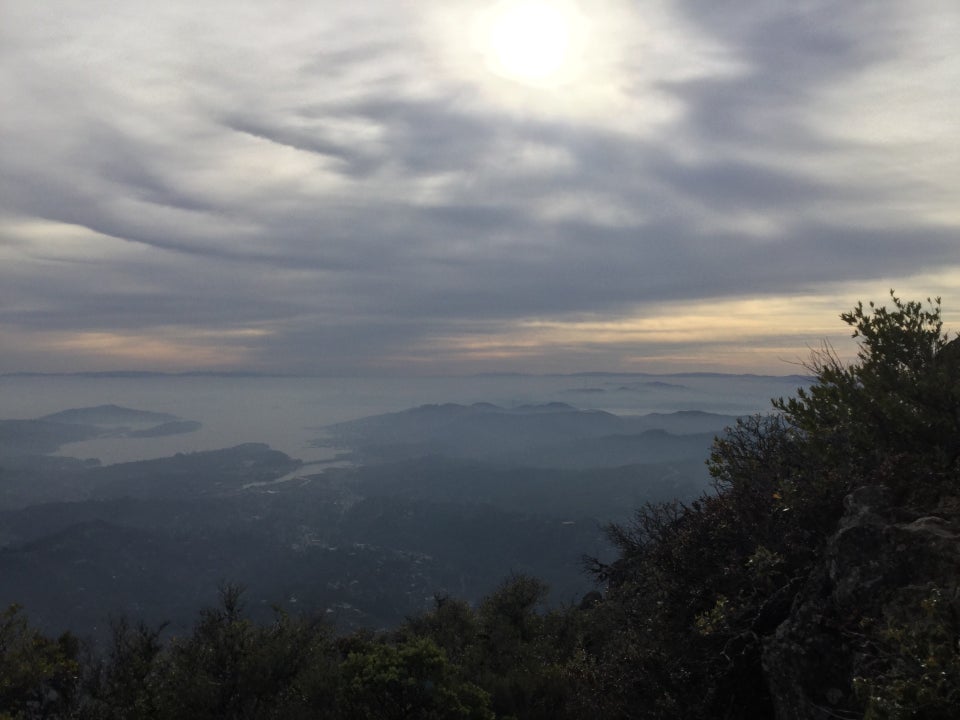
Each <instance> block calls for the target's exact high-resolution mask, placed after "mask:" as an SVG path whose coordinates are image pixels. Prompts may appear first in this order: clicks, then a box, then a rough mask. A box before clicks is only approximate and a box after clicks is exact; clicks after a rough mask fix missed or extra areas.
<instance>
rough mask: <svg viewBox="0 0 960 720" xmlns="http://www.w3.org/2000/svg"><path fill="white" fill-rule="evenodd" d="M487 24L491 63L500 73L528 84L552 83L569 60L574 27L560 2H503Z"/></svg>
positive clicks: (571, 19) (530, 0) (531, 0)
mask: <svg viewBox="0 0 960 720" xmlns="http://www.w3.org/2000/svg"><path fill="white" fill-rule="evenodd" d="M488 27H489V29H488V36H487V47H488V55H489V65H490V66H491V69H492V70H493V71H494V72H495V73H497V74H498V75H501V76H503V77H506V78H509V79H511V80H516V81H519V82H524V83H529V84H545V83H550V82H552V81H554V80H556V79H557V78H558V77H559V76H560V75H561V74H562V73H563V71H564V69H565V68H566V66H567V64H568V62H569V60H570V56H571V48H572V44H573V43H572V41H573V32H574V30H575V28H574V26H573V17H572V15H571V13H570V12H569V10H567V9H566V8H565V7H563V6H562V5H561V4H560V3H557V2H553V3H551V2H537V1H534V0H529V1H520V2H510V3H507V4H504V5H502V6H501V7H500V8H499V9H498V11H497V12H496V13H495V14H494V16H493V17H492V18H491V21H490V24H489V26H488Z"/></svg>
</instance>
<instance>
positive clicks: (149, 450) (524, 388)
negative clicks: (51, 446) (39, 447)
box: [0, 374, 804, 464]
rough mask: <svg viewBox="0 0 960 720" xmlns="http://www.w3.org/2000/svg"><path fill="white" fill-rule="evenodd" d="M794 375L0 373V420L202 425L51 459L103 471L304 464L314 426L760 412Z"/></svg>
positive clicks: (78, 448)
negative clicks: (190, 457)
mask: <svg viewBox="0 0 960 720" xmlns="http://www.w3.org/2000/svg"><path fill="white" fill-rule="evenodd" d="M801 384H804V378H802V377H799V376H785V377H770V376H749V375H661V376H657V375H607V374H597V375H574V376H533V375H507V376H500V375H494V376H477V377H438V378H301V377H217V376H213V377H211V376H151V377H136V378H131V377H90V376H6V377H2V378H0V418H3V419H11V418H16V419H28V418H38V417H41V416H43V415H47V414H50V413H54V412H58V411H61V410H65V409H68V408H79V407H90V406H95V405H104V404H115V405H121V406H124V407H130V408H134V409H138V410H149V411H155V412H165V413H171V414H173V415H177V416H179V417H180V418H182V419H184V420H197V421H200V422H201V423H203V427H202V428H201V429H200V430H198V431H197V432H193V433H189V434H180V435H171V436H166V437H154V438H115V439H112V438H100V439H97V440H91V441H84V442H79V443H72V444H69V445H66V446H64V447H63V448H61V451H60V454H61V455H69V456H73V457H80V458H99V459H100V460H101V462H103V463H105V464H109V463H116V462H126V461H132V460H144V459H150V458H156V457H165V456H170V455H173V454H175V453H178V452H193V451H198V450H211V449H216V448H223V447H230V446H234V445H238V444H240V443H245V442H264V443H268V444H269V445H270V446H271V447H273V448H275V449H277V450H281V451H283V452H285V453H287V454H288V455H291V456H293V457H296V458H299V459H301V460H304V461H305V462H310V461H315V460H324V459H327V458H329V457H331V456H332V455H333V454H334V452H335V451H333V450H331V449H330V448H315V447H311V441H312V440H314V439H316V438H317V437H319V436H320V435H321V434H322V432H321V431H320V430H319V428H321V427H322V426H324V425H329V424H332V423H337V422H343V421H346V420H353V419H356V418H360V417H364V416H368V415H375V414H379V413H385V412H395V411H399V410H404V409H406V408H410V407H415V406H418V405H421V404H427V403H448V402H449V403H461V404H470V403H475V402H489V403H494V404H496V405H501V406H503V407H514V406H517V405H522V404H537V403H546V402H565V403H569V404H570V405H574V406H576V407H579V408H584V409H600V410H606V411H609V412H612V413H615V414H618V415H633V414H644V413H650V412H674V411H678V410H703V411H709V412H715V413H723V414H736V415H742V414H749V413H754V412H766V411H768V410H769V409H770V399H771V398H773V397H780V396H783V395H789V394H792V393H793V392H794V391H795V390H796V388H797V387H798V386H799V385H801Z"/></svg>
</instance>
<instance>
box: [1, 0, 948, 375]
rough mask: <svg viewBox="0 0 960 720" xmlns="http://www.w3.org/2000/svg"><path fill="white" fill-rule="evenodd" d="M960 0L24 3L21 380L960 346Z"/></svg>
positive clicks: (9, 281)
mask: <svg viewBox="0 0 960 720" xmlns="http://www.w3.org/2000/svg"><path fill="white" fill-rule="evenodd" d="M958 37H960V3H957V2H956V0H911V2H909V3H906V2H902V0H866V1H860V0H848V1H845V2H842V3H838V2H835V1H833V0H831V1H829V2H828V1H816V0H814V1H807V0H795V1H794V2H789V3H787V2H783V3H781V2H770V1H769V0H743V1H742V2H738V3H734V4H728V3H717V2H714V1H713V0H710V1H708V0H673V1H671V2H666V1H664V2H659V1H652V2H644V1H642V0H632V1H629V2H628V1H626V0H590V2H576V1H574V0H556V2H550V1H548V0H542V1H538V2H528V1H522V0H506V1H504V2H482V1H480V0H471V1H469V2H467V1H462V0H444V2H435V1H434V0H364V1H363V2H352V3H344V2H333V1H332V0H312V1H309V2H308V1H306V0H271V2H266V1H260V2H251V1H249V0H229V1H227V0H203V1H202V2H197V1H196V0H191V1H190V2H185V1H181V0H165V1H164V2H162V3H161V2H153V1H150V2H147V1H146V0H114V1H105V0H44V1H43V2H37V1H36V0H0V99H2V108H0V372H19V371H37V372H79V371H94V370H97V371H103V370H156V371H171V372H183V371H191V370H211V371H221V370H223V371H257V372H271V373H274V372H275V373H292V374H317V375H338V374H347V375H363V374H399V375H404V374H411V375H425V374H470V373H480V372H529V373H555V372H556V373H565V372H584V371H593V370H597V371H608V372H617V371H622V372H658V373H659V372H689V371H698V370H702V371H719V372H755V373H770V374H784V375H785V374H791V373H796V372H798V368H801V367H802V366H801V364H802V362H803V361H804V360H806V359H807V358H808V357H809V353H810V349H811V348H816V347H818V346H819V345H820V343H821V342H823V341H824V340H827V341H829V342H831V343H833V344H834V345H835V346H836V347H837V348H838V350H839V351H840V352H841V353H842V354H849V353H851V352H852V350H853V347H854V346H853V345H852V344H851V341H850V340H849V337H848V336H849V332H848V331H847V328H846V327H845V326H844V325H843V324H842V322H841V321H840V320H839V314H840V313H841V312H843V311H846V310H849V309H850V308H851V307H852V306H853V305H854V304H855V303H856V301H857V300H861V299H862V300H864V301H866V300H871V299H873V300H877V301H883V300H884V299H889V298H888V292H889V290H890V289H891V288H894V289H896V291H897V293H898V295H900V296H903V297H905V298H907V299H914V298H916V299H922V298H926V297H927V296H937V295H939V296H942V298H943V306H944V318H945V320H946V324H947V327H949V328H951V329H960V122H958V121H957V118H960V90H958V88H960V50H958V49H957V38H958Z"/></svg>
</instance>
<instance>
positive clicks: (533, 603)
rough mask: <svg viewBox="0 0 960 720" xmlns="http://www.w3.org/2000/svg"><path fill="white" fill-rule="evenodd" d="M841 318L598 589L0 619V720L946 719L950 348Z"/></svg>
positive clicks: (954, 440) (950, 641) (943, 341)
mask: <svg viewBox="0 0 960 720" xmlns="http://www.w3.org/2000/svg"><path fill="white" fill-rule="evenodd" d="M892 300H893V306H892V308H891V309H887V308H886V307H875V306H874V305H873V304H870V305H868V306H867V307H864V306H862V305H858V306H857V307H856V308H854V309H853V310H852V311H851V312H849V313H845V314H843V315H842V316H841V317H842V319H843V320H844V322H846V323H847V324H848V325H850V326H851V328H852V329H853V333H854V337H857V338H858V339H859V341H860V352H859V355H858V358H857V360H856V361H854V362H853V363H852V364H849V365H846V364H844V363H842V362H840V361H839V360H838V359H837V357H836V356H835V355H834V354H833V353H832V351H831V350H830V349H829V348H824V350H823V351H821V352H820V353H818V354H816V355H815V356H814V358H813V359H812V360H811V367H810V369H811V371H812V372H813V373H814V375H815V376H816V381H815V383H814V384H813V385H812V386H811V387H810V389H809V390H807V391H801V392H799V393H798V394H797V395H796V396H795V397H793V398H787V399H779V400H776V401H774V403H773V404H774V410H775V412H774V413H772V414H770V415H767V416H757V417H751V418H746V419H742V420H740V421H739V422H738V423H737V424H736V425H735V426H733V427H732V428H730V429H729V430H728V431H727V432H726V433H725V434H724V435H723V436H722V437H720V438H719V439H718V440H717V441H716V442H715V444H714V446H713V451H712V454H711V457H710V460H709V468H710V472H711V475H712V477H713V481H714V487H713V490H712V491H710V492H707V493H705V494H704V495H702V496H701V497H699V498H698V499H696V500H694V501H692V502H689V503H687V504H684V503H681V502H678V501H668V502H663V503H657V504H647V505H645V506H643V507H641V508H639V509H638V510H637V511H636V512H635V514H634V516H633V518H632V520H630V521H629V522H625V523H621V524H616V525H612V526H610V527H609V530H608V532H609V536H610V539H611V540H612V542H613V543H614V545H615V546H616V548H617V556H616V559H615V560H613V561H612V562H603V561H601V560H596V559H595V560H592V561H588V565H589V569H590V571H591V572H592V573H593V574H594V576H595V578H596V579H597V581H598V588H599V589H598V591H597V592H594V593H590V594H589V595H587V596H586V597H584V598H583V601H582V602H580V603H578V604H576V605H572V606H569V607H565V608H561V609H555V610H551V611H544V610H543V601H544V598H545V594H546V588H545V586H544V584H543V583H542V582H541V581H539V580H537V579H535V578H532V577H529V576H524V575H520V576H514V577H511V578H509V579H507V580H506V581H504V583H503V584H502V585H501V586H500V587H499V588H498V589H497V590H496V591H495V592H494V593H492V594H490V595H489V596H488V597H486V598H485V599H484V600H483V601H482V602H480V603H479V604H477V605H476V606H475V607H473V606H471V605H469V604H467V603H466V602H463V601H461V600H457V599H455V598H452V597H448V596H443V595H439V596H437V597H436V600H435V604H434V607H433V609H432V610H430V611H429V612H426V613H423V614H420V615H417V616H414V617H411V618H410V619H408V620H407V621H406V622H405V623H403V625H402V626H400V627H399V628H398V629H396V630H394V631H391V632H387V633H372V632H356V633H353V634H350V635H346V636H336V635H335V634H334V633H333V632H332V631H331V629H330V628H329V627H328V626H327V625H326V624H325V623H323V622H321V621H317V620H314V619H311V618H310V617H308V616H304V617H292V616H288V615H285V614H283V613H280V612H278V613H277V614H276V617H275V618H274V620H273V621H272V622H269V623H261V624H258V623H254V622H252V621H251V620H249V619H248V618H247V616H246V615H245V614H244V612H243V602H242V601H243V596H242V593H241V592H240V591H239V589H238V588H236V587H230V586H227V587H224V588H223V590H222V597H221V602H220V604H219V606H217V607H214V608H211V609H208V610H206V611H204V612H203V613H202V614H201V616H200V618H199V620H198V621H197V623H196V625H195V627H194V629H193V630H192V632H189V633H187V634H184V635H182V636H181V637H179V638H176V639H174V640H172V641H168V642H163V641H162V640H161V636H160V629H159V628H152V627H147V626H143V625H140V626H137V625H132V624H130V623H128V622H122V621H121V622H117V623H116V624H115V628H114V633H113V642H112V645H111V646H110V648H109V649H108V651H107V652H106V654H104V655H102V656H100V657H98V658H97V657H90V656H87V655H85V654H84V653H83V652H82V650H81V647H80V645H79V644H78V643H77V641H76V640H75V638H73V637H72V636H71V635H69V634H67V635H64V636H62V637H60V638H58V639H56V640H54V639H50V638H46V637H44V636H42V635H41V634H39V633H38V632H36V631H35V630H33V629H31V628H30V626H29V625H28V624H27V623H26V621H25V619H24V616H23V614H22V612H20V611H19V610H17V609H15V608H14V609H11V610H9V611H8V612H7V613H6V615H5V616H3V618H2V620H0V649H2V652H3V654H2V656H0V708H3V709H4V710H5V711H6V713H7V716H8V717H17V718H19V717H24V718H26V717H78V718H129V717H141V718H183V717H190V718H314V717H325V718H378V719H379V718H411V717H415V718H437V719H440V718H443V719H447V718H451V719H452V718H471V719H472V718H476V719H478V720H479V719H487V718H516V719H517V720H520V719H521V718H528V719H531V720H533V719H541V718H542V719H544V720H546V719H547V718H550V719H555V718H559V719H561V720H562V719H563V718H586V717H605V718H650V719H665V718H685V719H689V718H743V720H747V719H755V718H767V717H777V718H781V719H787V718H797V719H798V720H799V718H867V719H868V720H879V719H881V718H883V719H886V718H890V719H901V718H916V719H918V720H919V719H921V718H922V719H933V720H938V719H941V718H942V719H943V720H946V719H947V718H955V717H957V710H958V707H960V654H958V653H960V648H958V645H957V637H958V629H960V628H958V620H957V618H958V617H960V574H958V572H957V567H958V566H960V468H958V458H960V442H958V441H960V341H957V340H953V341H951V340H950V338H949V337H948V336H947V335H946V334H944V333H943V329H942V322H941V312H940V304H939V300H936V301H929V300H928V302H927V304H922V303H918V302H903V301H901V300H899V299H898V298H896V297H893V298H892ZM0 717H2V715H0Z"/></svg>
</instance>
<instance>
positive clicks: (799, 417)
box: [774, 291, 960, 496]
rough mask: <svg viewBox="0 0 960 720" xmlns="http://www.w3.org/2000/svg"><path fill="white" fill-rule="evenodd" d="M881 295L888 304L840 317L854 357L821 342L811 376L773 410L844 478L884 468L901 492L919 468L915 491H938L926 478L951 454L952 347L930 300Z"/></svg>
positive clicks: (959, 399) (954, 453)
mask: <svg viewBox="0 0 960 720" xmlns="http://www.w3.org/2000/svg"><path fill="white" fill-rule="evenodd" d="M890 295H891V298H892V300H893V305H894V307H893V309H891V310H888V309H887V308H886V307H877V306H875V305H874V303H872V302H871V303H869V305H868V307H867V308H865V307H864V306H863V304H862V303H858V304H857V306H856V307H855V308H854V309H853V310H852V311H851V312H849V313H844V314H843V315H841V318H842V319H843V321H844V322H845V323H847V324H848V325H850V326H851V327H853V333H852V335H853V337H854V338H858V339H859V343H860V348H859V352H858V361H857V362H855V363H852V364H850V365H844V364H843V363H841V362H840V360H839V359H838V358H837V356H836V354H835V353H833V352H832V350H831V349H830V348H829V347H826V348H824V350H823V351H821V352H820V353H818V354H816V355H815V356H814V357H813V360H812V362H811V364H810V369H811V370H812V371H813V372H815V373H816V376H817V382H816V383H815V384H814V385H813V386H812V387H811V388H810V389H809V391H805V390H803V389H801V390H799V391H798V392H797V396H796V397H795V398H790V399H787V400H784V399H780V400H777V401H776V402H775V403H774V406H775V407H776V408H777V409H779V410H781V411H782V412H783V413H784V415H785V417H786V419H787V420H788V422H789V423H790V424H791V425H793V426H794V427H796V428H797V429H798V430H800V431H802V432H804V433H805V434H806V435H807V438H808V442H809V443H810V444H811V445H812V446H814V447H815V448H816V451H817V452H818V453H820V454H821V455H823V456H824V457H826V458H828V459H829V461H830V462H831V463H832V464H833V465H834V466H836V467H838V468H842V470H843V473H844V475H845V476H846V477H848V478H850V480H849V481H848V484H851V483H855V482H856V481H863V480H865V479H870V477H871V474H873V473H877V472H882V471H883V469H884V467H887V468H889V467H890V465H891V464H893V465H894V466H895V472H887V473H886V474H887V478H885V479H887V480H888V481H892V484H893V485H894V487H895V488H897V489H899V490H901V491H903V492H904V493H905V494H906V495H908V496H910V495H913V494H914V490H915V489H916V488H915V485H916V483H915V479H916V476H918V475H919V474H925V476H926V477H925V480H924V483H923V486H924V487H923V488H922V490H930V489H932V490H933V491H934V492H939V491H940V490H941V489H942V488H939V487H937V481H936V478H941V477H942V475H943V473H944V472H948V471H950V470H952V469H953V468H955V467H956V463H957V459H958V456H960V345H958V343H957V342H956V341H954V342H950V341H949V337H948V336H947V335H946V334H945V333H943V331H942V328H943V322H942V320H941V310H940V298H936V299H935V300H930V299H929V298H928V299H927V307H926V308H924V306H923V305H922V304H921V303H920V302H915V301H911V302H904V301H902V300H901V299H899V298H898V297H896V295H895V294H894V293H893V291H891V293H890ZM906 469H909V470H910V472H909V473H908V472H905V470H906ZM908 475H910V477H908ZM898 480H899V481H898ZM921 494H922V492H921Z"/></svg>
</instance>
